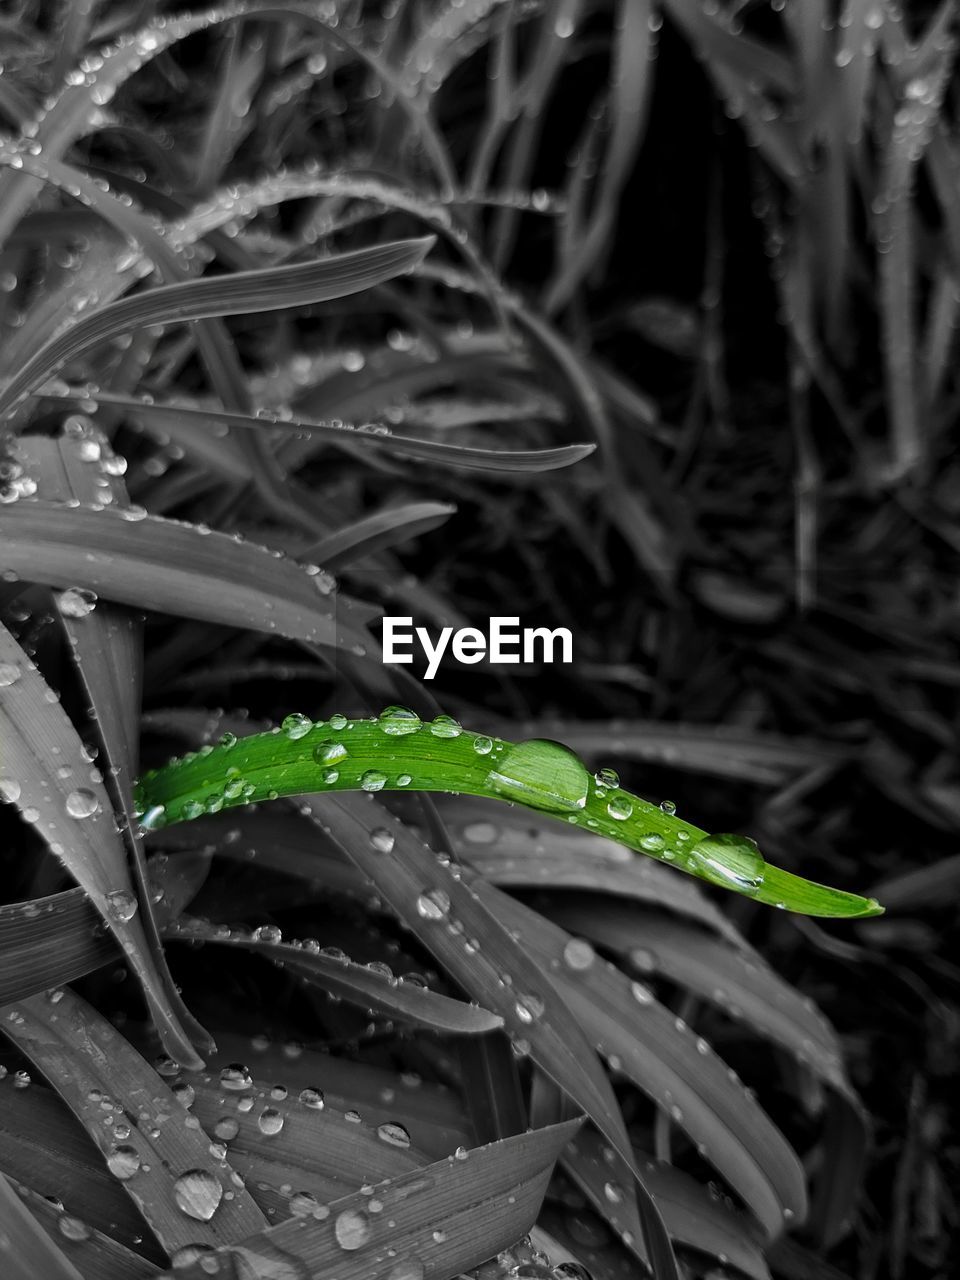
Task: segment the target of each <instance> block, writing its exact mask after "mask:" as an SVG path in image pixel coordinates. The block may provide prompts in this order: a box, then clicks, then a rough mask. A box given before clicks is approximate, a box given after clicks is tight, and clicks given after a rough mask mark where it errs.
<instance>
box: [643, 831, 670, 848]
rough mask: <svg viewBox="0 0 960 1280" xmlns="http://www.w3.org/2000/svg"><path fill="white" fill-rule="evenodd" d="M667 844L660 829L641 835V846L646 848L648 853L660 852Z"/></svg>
mask: <svg viewBox="0 0 960 1280" xmlns="http://www.w3.org/2000/svg"><path fill="white" fill-rule="evenodd" d="M665 844H666V841H665V840H664V838H663V836H662V835H661V834H660V832H659V831H648V832H646V834H645V835H642V836H641V837H640V848H641V849H646V850H647V852H648V853H659V852H660V850H661V849H662V848H663V846H664V845H665Z"/></svg>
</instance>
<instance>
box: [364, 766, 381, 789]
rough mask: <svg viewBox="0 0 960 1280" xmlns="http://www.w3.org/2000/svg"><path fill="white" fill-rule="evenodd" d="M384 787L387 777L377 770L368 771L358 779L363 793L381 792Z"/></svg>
mask: <svg viewBox="0 0 960 1280" xmlns="http://www.w3.org/2000/svg"><path fill="white" fill-rule="evenodd" d="M386 785H387V775H386V774H385V773H381V772H380V770H379V769H368V770H367V771H366V773H365V774H364V775H363V777H362V778H361V779H360V786H361V787H362V788H363V789H364V791H382V790H383V788H384V787H385V786H386Z"/></svg>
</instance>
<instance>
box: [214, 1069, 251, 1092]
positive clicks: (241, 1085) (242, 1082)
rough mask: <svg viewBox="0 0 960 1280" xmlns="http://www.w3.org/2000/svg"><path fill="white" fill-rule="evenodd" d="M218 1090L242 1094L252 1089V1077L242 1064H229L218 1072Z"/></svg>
mask: <svg viewBox="0 0 960 1280" xmlns="http://www.w3.org/2000/svg"><path fill="white" fill-rule="evenodd" d="M220 1088H221V1089H226V1091H227V1092H228V1093H243V1092H244V1091H245V1090H246V1089H252V1088H253V1076H251V1074H250V1071H249V1069H248V1068H247V1067H245V1066H244V1065H243V1063H242V1062H231V1063H230V1064H229V1065H228V1066H226V1067H224V1068H223V1070H222V1071H221V1072H220Z"/></svg>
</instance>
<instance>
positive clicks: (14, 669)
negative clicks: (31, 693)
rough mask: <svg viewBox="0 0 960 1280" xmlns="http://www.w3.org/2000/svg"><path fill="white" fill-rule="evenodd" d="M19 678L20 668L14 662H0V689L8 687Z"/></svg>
mask: <svg viewBox="0 0 960 1280" xmlns="http://www.w3.org/2000/svg"><path fill="white" fill-rule="evenodd" d="M19 679H20V668H19V667H18V666H17V664H16V663H15V662H0V689H9V688H10V686H11V685H13V684H16V683H17V681H18V680H19Z"/></svg>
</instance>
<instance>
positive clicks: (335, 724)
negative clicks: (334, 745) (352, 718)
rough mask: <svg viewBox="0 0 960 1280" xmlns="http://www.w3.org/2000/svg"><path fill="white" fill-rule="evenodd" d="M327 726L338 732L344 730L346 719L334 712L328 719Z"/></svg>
mask: <svg viewBox="0 0 960 1280" xmlns="http://www.w3.org/2000/svg"><path fill="white" fill-rule="evenodd" d="M327 724H328V725H329V726H330V728H331V729H336V730H338V731H339V730H340V729H344V728H346V724H347V717H346V716H344V715H341V714H340V712H339V711H335V712H334V713H333V715H332V716H331V717H330V719H329V720H328V721H327Z"/></svg>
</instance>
